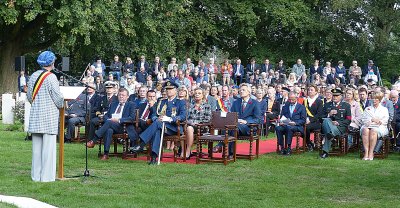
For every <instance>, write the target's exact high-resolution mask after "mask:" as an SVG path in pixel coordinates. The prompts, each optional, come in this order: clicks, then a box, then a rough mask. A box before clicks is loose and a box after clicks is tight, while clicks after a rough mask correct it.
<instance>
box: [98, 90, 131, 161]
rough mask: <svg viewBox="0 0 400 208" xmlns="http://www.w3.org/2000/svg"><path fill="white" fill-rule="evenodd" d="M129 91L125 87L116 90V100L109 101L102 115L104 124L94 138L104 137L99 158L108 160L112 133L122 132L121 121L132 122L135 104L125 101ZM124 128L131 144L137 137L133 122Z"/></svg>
mask: <svg viewBox="0 0 400 208" xmlns="http://www.w3.org/2000/svg"><path fill="white" fill-rule="evenodd" d="M128 96H129V92H128V90H127V89H125V88H120V89H119V92H118V102H114V103H111V106H110V109H109V110H108V112H107V113H106V115H104V121H105V122H104V124H103V126H101V128H100V129H98V130H97V131H96V132H95V134H94V137H95V140H98V139H99V138H101V137H105V138H104V139H105V140H104V155H103V156H102V157H101V160H108V152H109V150H110V145H111V142H112V135H113V134H116V133H123V123H126V122H133V121H134V120H135V117H136V112H135V104H134V103H132V102H127V100H128ZM126 130H127V132H128V136H129V139H130V142H131V143H132V144H133V143H134V142H135V141H136V139H137V134H136V131H135V128H134V126H133V124H130V125H127V127H126Z"/></svg>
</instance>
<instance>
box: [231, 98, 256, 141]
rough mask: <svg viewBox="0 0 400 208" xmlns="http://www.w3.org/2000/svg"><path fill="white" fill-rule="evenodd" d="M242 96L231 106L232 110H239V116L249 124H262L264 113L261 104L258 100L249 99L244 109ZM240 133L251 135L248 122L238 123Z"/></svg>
mask: <svg viewBox="0 0 400 208" xmlns="http://www.w3.org/2000/svg"><path fill="white" fill-rule="evenodd" d="M242 100H243V99H242V98H239V99H237V100H235V101H234V102H233V104H232V107H231V112H237V113H238V118H239V119H243V120H246V121H247V123H249V124H261V121H262V114H261V110H260V106H259V104H258V103H257V101H256V100H253V99H251V98H250V99H249V101H248V102H247V104H246V107H245V108H244V109H242ZM238 129H239V134H240V135H250V128H249V127H248V126H247V125H246V124H238Z"/></svg>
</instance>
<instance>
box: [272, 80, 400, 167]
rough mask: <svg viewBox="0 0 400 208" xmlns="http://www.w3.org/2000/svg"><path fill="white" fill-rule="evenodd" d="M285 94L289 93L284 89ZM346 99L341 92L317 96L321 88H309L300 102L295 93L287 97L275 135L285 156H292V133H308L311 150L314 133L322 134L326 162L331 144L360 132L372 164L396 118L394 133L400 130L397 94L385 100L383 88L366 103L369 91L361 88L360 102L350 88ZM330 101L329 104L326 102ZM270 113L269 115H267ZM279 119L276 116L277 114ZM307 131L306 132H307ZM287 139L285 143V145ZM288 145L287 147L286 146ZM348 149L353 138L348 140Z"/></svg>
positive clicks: (377, 90)
mask: <svg viewBox="0 0 400 208" xmlns="http://www.w3.org/2000/svg"><path fill="white" fill-rule="evenodd" d="M285 91H289V89H287V88H285ZM344 91H345V92H346V96H345V98H343V97H342V94H343V91H342V89H341V88H335V89H331V91H330V92H329V93H326V97H325V98H324V97H321V96H319V95H318V87H317V86H315V85H310V86H309V87H308V90H307V92H308V96H307V98H299V97H298V94H297V93H295V92H289V93H288V102H287V103H285V104H284V105H283V106H282V111H281V113H280V115H279V116H278V117H276V118H278V122H277V127H276V128H275V130H276V135H277V138H278V144H279V145H280V150H281V153H282V154H283V155H288V154H291V143H292V137H293V133H295V132H300V133H302V134H304V133H305V137H306V142H307V146H308V149H309V150H312V149H313V148H314V144H313V143H312V142H311V140H310V134H311V132H313V131H316V130H318V131H321V132H322V134H323V135H324V138H323V141H324V144H323V147H322V154H321V155H320V157H321V158H327V157H328V156H329V151H330V148H331V145H332V140H334V139H335V138H337V137H338V136H340V135H344V134H346V133H347V132H348V131H352V132H354V131H360V134H361V137H362V142H363V147H364V157H363V159H364V160H372V159H373V158H374V153H376V152H378V151H379V149H380V148H381V146H382V143H379V142H378V144H377V139H378V138H382V137H383V136H385V135H387V134H388V133H389V130H388V126H390V125H388V124H391V122H392V121H393V118H394V117H395V125H394V126H395V132H397V131H396V130H397V129H398V125H397V123H398V122H397V120H398V117H399V115H400V112H399V111H398V110H397V109H398V105H399V103H398V92H397V91H392V92H391V93H390V96H391V98H393V101H394V104H393V102H392V101H391V100H389V99H388V98H385V97H384V93H383V92H382V88H380V87H377V88H375V89H374V90H372V91H370V93H369V95H370V99H367V94H368V93H367V89H366V88H360V89H359V90H358V91H357V92H358V94H359V96H360V101H359V102H357V101H355V99H354V92H355V91H356V90H354V89H351V88H347V89H345V90H344ZM327 99H329V100H327ZM268 114H269V112H267V115H268ZM275 115H276V114H275ZM304 127H305V129H306V132H304ZM284 139H285V141H284ZM285 143H286V145H287V147H285V146H284V144H285ZM348 143H349V146H351V145H352V138H351V137H349V139H348Z"/></svg>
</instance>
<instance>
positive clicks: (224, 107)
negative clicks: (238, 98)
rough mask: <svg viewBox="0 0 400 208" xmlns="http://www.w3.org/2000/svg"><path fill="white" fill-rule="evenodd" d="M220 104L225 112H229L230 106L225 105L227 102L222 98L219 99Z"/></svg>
mask: <svg viewBox="0 0 400 208" xmlns="http://www.w3.org/2000/svg"><path fill="white" fill-rule="evenodd" d="M218 105H219V108H220V109H221V110H222V111H223V112H228V108H227V107H226V106H225V103H224V101H222V98H220V99H218Z"/></svg>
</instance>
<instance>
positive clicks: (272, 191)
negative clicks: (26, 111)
mask: <svg viewBox="0 0 400 208" xmlns="http://www.w3.org/2000/svg"><path fill="white" fill-rule="evenodd" d="M4 129H5V128H4V126H2V125H0V158H1V159H2V160H1V161H2V162H1V163H0V179H1V183H0V184H1V185H0V194H3V195H13V196H26V197H32V198H35V199H37V200H40V201H44V202H46V203H49V204H52V205H55V206H59V207H289V206H290V207H339V206H340V207H361V206H363V207H398V206H399V204H400V197H398V190H399V186H400V180H399V177H398V175H399V172H400V166H399V163H400V161H399V159H400V156H399V155H398V154H391V155H390V156H389V158H388V159H385V160H374V161H362V160H360V159H359V158H358V157H357V156H358V155H357V154H349V155H347V156H345V157H337V158H328V159H326V160H321V159H317V153H315V152H314V153H306V154H302V155H293V156H290V157H282V156H279V155H277V154H276V153H271V154H267V155H263V156H262V157H261V158H260V159H258V160H255V161H252V162H250V161H248V160H239V161H238V162H236V163H232V164H229V165H228V166H223V165H222V164H214V163H213V164H201V165H192V164H174V163H168V164H167V163H165V164H164V163H163V164H162V165H160V166H148V165H147V164H146V163H145V162H144V161H125V160H122V159H120V158H111V159H110V160H109V161H105V162H104V161H100V160H99V159H98V158H97V148H95V149H90V150H89V170H90V173H91V175H93V176H96V177H91V178H88V179H83V178H80V179H76V180H66V181H57V182H55V183H36V182H32V181H31V179H30V168H31V167H30V166H31V142H30V141H24V137H25V134H24V133H22V132H8V131H4ZM96 147H97V146H96ZM84 150H85V149H84V145H83V144H67V145H66V146H65V166H64V168H65V175H66V176H67V177H68V176H74V175H81V174H83V171H84V162H85V160H84V156H85V151H84ZM0 207H2V204H0Z"/></svg>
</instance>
